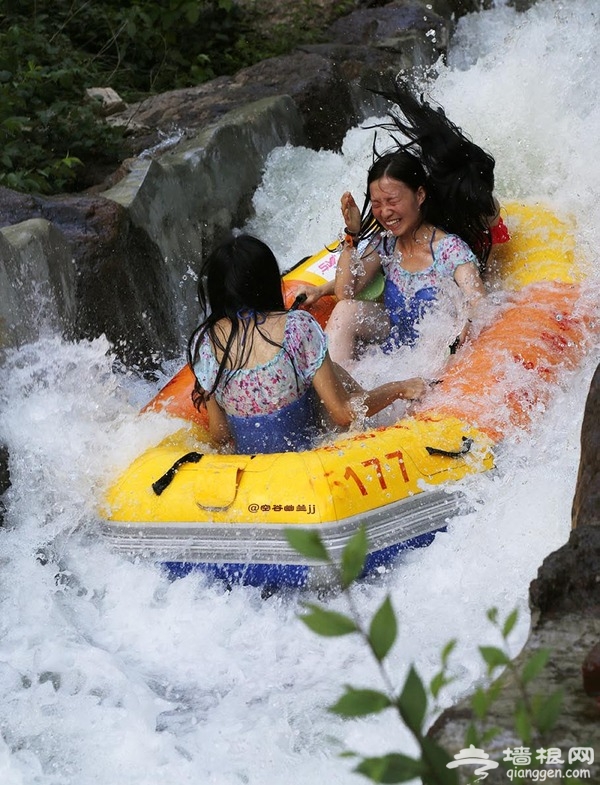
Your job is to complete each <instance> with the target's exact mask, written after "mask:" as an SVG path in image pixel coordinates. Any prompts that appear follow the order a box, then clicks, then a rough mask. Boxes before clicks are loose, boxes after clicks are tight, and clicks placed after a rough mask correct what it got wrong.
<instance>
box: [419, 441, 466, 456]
mask: <svg viewBox="0 0 600 785" xmlns="http://www.w3.org/2000/svg"><path fill="white" fill-rule="evenodd" d="M462 441H463V444H462V447H461V448H460V450H458V451H457V452H452V450H440V448H439V447H425V449H426V450H427V452H428V453H429V455H445V456H447V457H448V458H460V456H461V455H466V454H467V453H468V452H469V450H470V449H471V447H472V446H473V439H469V438H468V437H467V436H463V437H462Z"/></svg>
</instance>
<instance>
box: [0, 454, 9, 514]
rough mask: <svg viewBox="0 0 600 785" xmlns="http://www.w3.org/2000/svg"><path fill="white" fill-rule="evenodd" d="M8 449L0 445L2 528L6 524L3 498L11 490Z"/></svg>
mask: <svg viewBox="0 0 600 785" xmlns="http://www.w3.org/2000/svg"><path fill="white" fill-rule="evenodd" d="M8 457H9V453H8V447H5V446H4V445H3V444H0V526H1V525H2V524H3V523H4V513H5V511H6V508H5V505H4V502H3V500H2V497H3V496H4V494H5V493H6V491H7V490H8V489H9V488H10V471H9V468H8Z"/></svg>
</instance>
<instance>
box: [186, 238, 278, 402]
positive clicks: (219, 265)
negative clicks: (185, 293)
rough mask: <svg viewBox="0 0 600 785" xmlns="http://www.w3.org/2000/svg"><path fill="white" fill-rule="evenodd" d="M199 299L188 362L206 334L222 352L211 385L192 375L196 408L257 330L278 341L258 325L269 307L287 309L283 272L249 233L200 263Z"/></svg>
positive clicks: (240, 358)
mask: <svg viewBox="0 0 600 785" xmlns="http://www.w3.org/2000/svg"><path fill="white" fill-rule="evenodd" d="M198 300H199V303H200V307H201V309H202V312H203V313H204V314H205V317H204V320H203V321H202V323H201V324H200V325H199V327H198V328H197V329H196V330H195V331H194V333H193V334H192V336H191V338H190V340H189V342H188V362H189V364H190V366H191V367H192V368H193V367H194V364H195V362H196V361H197V359H198V349H199V346H200V343H201V341H202V338H203V337H204V336H205V335H206V334H208V336H209V338H210V342H211V344H212V346H213V349H214V351H215V355H218V354H222V357H221V360H220V362H219V369H218V371H217V376H216V378H215V382H214V384H213V387H212V389H211V390H208V391H207V390H204V389H203V388H202V387H201V386H200V384H199V383H198V380H196V384H195V386H194V391H193V393H192V400H193V402H194V405H195V406H196V408H198V409H199V408H200V407H201V405H202V404H203V403H205V402H206V400H207V399H208V398H210V396H211V395H212V394H213V393H214V391H215V390H216V389H217V387H218V385H219V383H220V381H221V379H223V378H224V381H225V384H227V381H228V380H229V378H230V377H231V375H232V374H233V373H234V372H235V371H236V370H239V369H240V368H242V367H243V366H244V365H245V363H246V361H247V359H248V357H249V355H250V352H251V350H252V343H253V339H254V334H255V331H258V333H259V334H260V335H261V337H262V338H263V339H264V340H265V341H267V342H268V343H270V344H272V345H273V346H279V347H281V344H278V343H276V342H275V341H273V340H272V339H271V338H269V337H268V336H267V335H266V334H265V333H264V332H263V330H262V329H261V325H262V324H264V321H265V318H266V315H267V314H268V313H272V312H274V311H285V305H284V300H283V290H282V287H281V272H280V270H279V265H278V264H277V260H276V258H275V255H274V254H273V251H272V250H271V249H270V248H269V246H268V245H266V244H265V243H263V242H262V240H258V239H257V238H256V237H252V236H251V235H248V234H241V235H238V236H237V237H232V238H231V239H229V240H227V241H225V242H224V243H222V244H221V245H219V246H218V247H217V248H216V249H215V250H214V251H212V253H210V254H209V255H208V256H207V257H206V259H205V260H204V262H203V264H202V267H201V270H200V281H199V284H198ZM222 319H226V320H228V322H229V324H228V326H227V330H228V331H229V334H228V335H226V333H227V330H225V331H223V330H221V329H217V327H216V325H217V322H219V321H220V320H222ZM238 347H239V348H238ZM234 358H235V359H234Z"/></svg>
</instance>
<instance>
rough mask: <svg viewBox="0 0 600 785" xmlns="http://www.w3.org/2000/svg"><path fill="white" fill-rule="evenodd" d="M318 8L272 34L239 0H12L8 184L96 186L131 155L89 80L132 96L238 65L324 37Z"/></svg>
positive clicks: (303, 10)
mask: <svg viewBox="0 0 600 785" xmlns="http://www.w3.org/2000/svg"><path fill="white" fill-rule="evenodd" d="M351 5H352V3H349V2H347V1H346V2H342V3H340V4H339V8H338V9H337V13H339V14H340V15H341V14H342V13H346V12H347V11H349V10H350V7H351ZM316 9H318V4H317V2H316V0H305V2H303V3H300V4H298V5H297V7H296V10H295V12H294V18H293V24H289V23H288V24H284V25H282V26H281V29H280V30H276V31H275V33H274V34H270V35H269V36H265V35H264V30H263V27H262V24H263V22H264V17H263V16H261V13H259V12H258V11H257V10H256V8H255V7H253V6H252V5H251V4H250V3H249V2H248V3H244V4H240V3H239V2H235V0H161V1H159V0H94V2H91V0H4V2H3V3H2V5H1V6H0V185H4V186H7V187H10V188H14V189H16V190H21V191H28V192H40V193H56V192H61V191H68V190H71V191H76V190H80V189H81V188H83V187H85V186H86V185H90V184H93V183H89V182H87V180H86V179H85V175H86V172H87V171H88V170H89V169H90V168H91V167H95V168H97V169H98V170H102V169H103V168H105V169H107V170H108V171H110V170H111V169H115V168H116V166H117V165H118V163H119V162H120V161H121V160H122V158H123V157H124V155H125V152H124V144H123V137H122V133H121V132H120V131H118V130H116V129H115V128H112V127H110V126H109V125H107V124H106V123H104V122H102V120H101V118H100V117H99V107H98V106H97V105H95V104H94V103H86V102H85V100H84V95H85V90H86V88H88V87H112V88H113V89H115V90H116V91H117V92H118V93H119V94H120V95H121V96H122V97H123V98H124V99H125V100H127V101H133V100H138V99H139V98H142V97H144V96H145V95H147V94H149V93H156V92H162V91H166V90H172V89H175V88H180V87H187V86H190V85H196V84H199V83H201V82H204V81H206V80H207V79H211V78H213V77H215V76H220V75H224V74H233V73H235V72H236V71H237V70H239V69H240V68H242V67H244V66H248V65H251V64H253V63H256V62H258V61H259V60H261V59H264V58H265V57H270V56H273V55H276V54H281V53H283V52H286V51H289V50H290V49H291V48H293V47H295V46H298V45H299V44H302V43H307V42H309V41H313V40H317V39H318V37H319V35H320V30H321V24H322V23H323V22H326V21H327V20H323V19H322V14H321V15H319V14H317V10H316ZM309 20H311V21H310V23H309Z"/></svg>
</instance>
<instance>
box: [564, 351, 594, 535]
mask: <svg viewBox="0 0 600 785" xmlns="http://www.w3.org/2000/svg"><path fill="white" fill-rule="evenodd" d="M599 423H600V366H598V368H597V369H596V372H595V374H594V376H593V378H592V381H591V384H590V391H589V393H588V397H587V400H586V404H585V411H584V415H583V426H582V429H581V460H580V462H579V471H578V475H577V485H576V488H575V496H574V498H573V509H572V516H571V518H572V523H573V528H579V527H580V526H598V524H600V428H599Z"/></svg>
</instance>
